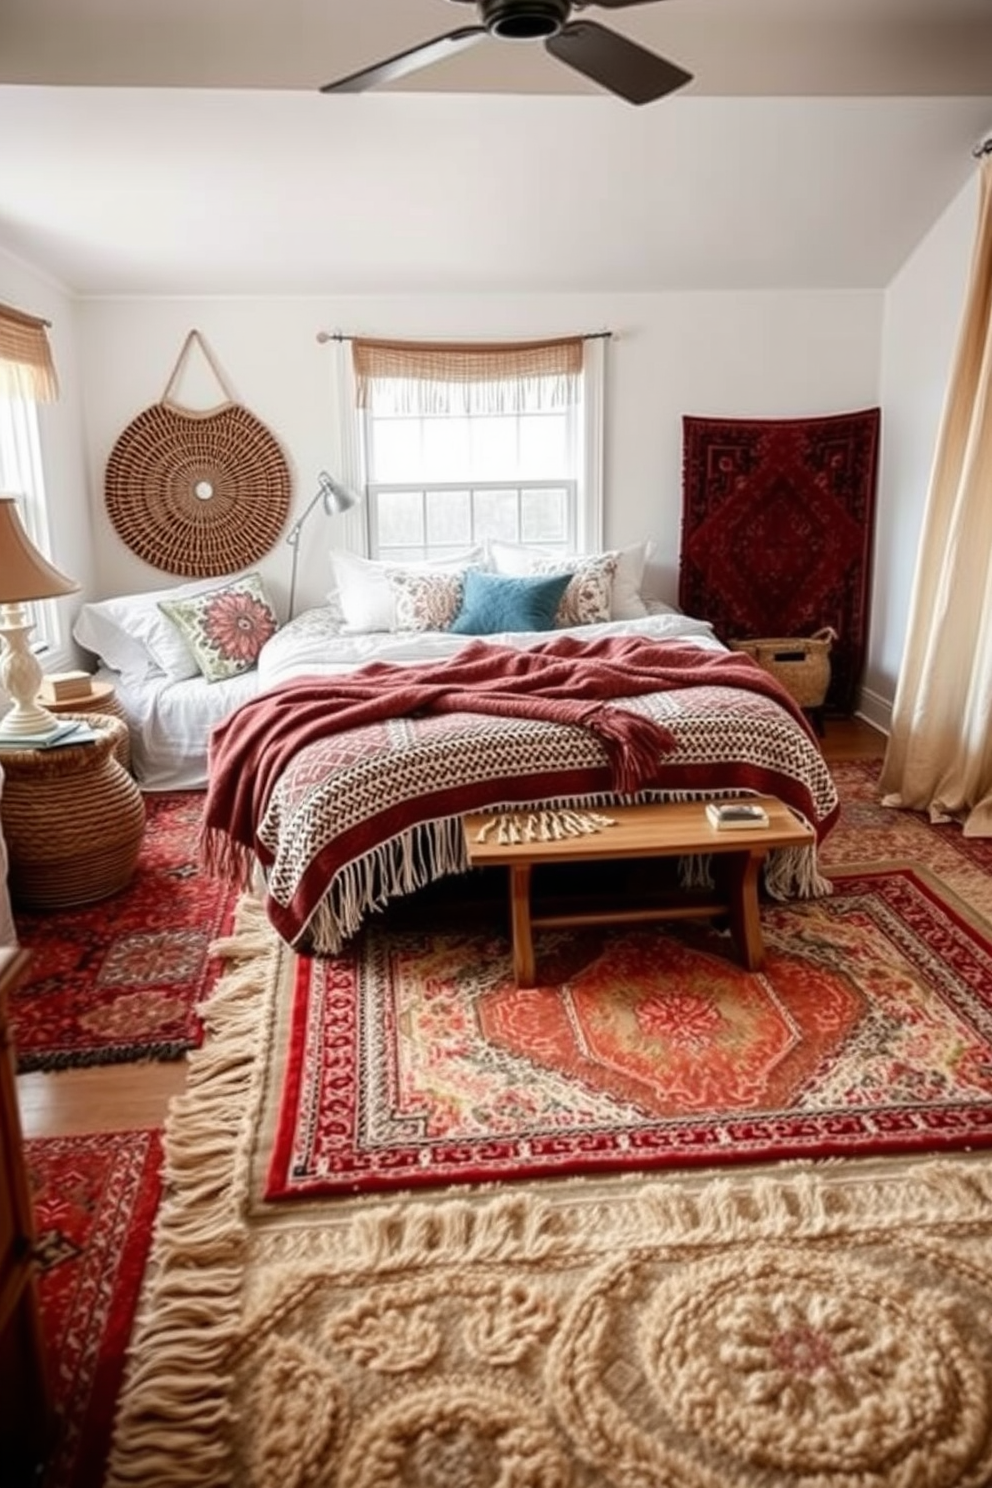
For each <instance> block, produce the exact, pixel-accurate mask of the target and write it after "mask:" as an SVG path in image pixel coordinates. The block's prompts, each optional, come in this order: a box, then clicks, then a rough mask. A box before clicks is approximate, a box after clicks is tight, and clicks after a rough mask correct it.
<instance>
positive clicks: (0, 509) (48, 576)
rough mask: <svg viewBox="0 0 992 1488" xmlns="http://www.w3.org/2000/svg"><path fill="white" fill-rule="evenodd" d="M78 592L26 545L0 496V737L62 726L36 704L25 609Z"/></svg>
mask: <svg viewBox="0 0 992 1488" xmlns="http://www.w3.org/2000/svg"><path fill="white" fill-rule="evenodd" d="M78 588H79V585H78V584H76V583H74V582H73V580H72V579H67V578H66V576H65V574H61V573H59V571H58V569H57V568H53V567H52V565H51V564H50V563H49V562H48V561H47V559H45V558H43V557H42V555H41V554H40V553H39V552H38V549H37V548H36V547H35V546H34V544H33V543H32V542H31V539H30V538H29V537H28V535H27V533H26V532H25V531H24V528H23V527H22V526H21V519H20V517H19V515H18V512H17V498H16V496H7V495H0V637H2V639H3V649H2V651H0V686H2V687H3V689H4V691H5V692H6V693H7V695H8V696H9V697H10V699H11V703H12V706H11V708H10V710H9V711H8V712H7V713H6V714H5V715H4V717H3V718H0V738H2V739H5V740H12V739H13V740H18V739H25V740H27V739H29V738H31V737H39V736H41V737H44V736H45V735H46V734H50V733H52V732H53V731H54V730H55V729H58V728H61V727H62V721H60V720H59V719H58V718H56V717H55V715H54V714H53V713H49V711H48V709H47V708H42V707H41V706H40V704H39V703H38V701H37V698H38V688H39V687H40V686H41V679H42V676H43V675H44V674H43V672H42V670H41V667H40V665H39V663H38V658H37V656H35V654H34V652H33V651H32V649H31V644H30V635H31V632H32V630H33V629H34V621H33V619H32V618H31V617H30V616H29V615H28V612H27V610H26V609H25V608H24V606H25V604H27V603H29V602H30V601H31V600H34V599H56V598H57V597H58V596H59V595H61V594H74V593H75V592H76V591H77V590H78Z"/></svg>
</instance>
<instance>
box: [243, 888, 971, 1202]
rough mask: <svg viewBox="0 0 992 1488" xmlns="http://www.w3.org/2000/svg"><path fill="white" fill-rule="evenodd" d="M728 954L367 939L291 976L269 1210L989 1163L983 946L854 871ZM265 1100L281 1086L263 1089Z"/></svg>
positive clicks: (571, 938) (947, 915)
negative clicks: (532, 1189)
mask: <svg viewBox="0 0 992 1488" xmlns="http://www.w3.org/2000/svg"><path fill="white" fill-rule="evenodd" d="M762 925H763V931H764V938H765V946H766V960H765V964H764V967H763V969H762V971H761V972H760V973H757V974H749V973H746V972H744V971H743V970H742V969H741V967H740V966H739V964H738V963H737V961H736V958H735V956H734V953H733V950H732V944H731V941H730V938H729V935H728V934H727V933H720V932H718V931H717V930H714V929H711V928H709V927H705V926H701V925H697V924H690V923H688V922H685V923H683V924H680V925H679V926H678V927H676V928H673V927H672V926H666V927H665V928H664V929H662V928H648V929H645V928H638V929H634V930H621V929H619V928H614V929H612V930H607V929H604V928H602V927H589V928H583V929H582V930H574V929H573V930H571V931H568V932H562V931H557V932H550V931H544V932H542V933H541V934H540V935H539V937H538V940H537V954H538V975H539V978H540V986H538V987H537V988H535V989H530V990H518V989H517V988H516V987H515V986H514V982H513V977H512V974H511V965H510V954H509V946H508V944H507V941H506V939H505V937H503V936H502V935H500V934H496V933H492V934H486V933H484V932H482V931H464V932H461V933H460V932H458V931H457V930H454V931H448V932H446V933H442V934H432V933H429V932H427V931H425V930H423V929H420V930H412V931H406V932H400V931H397V930H396V929H395V928H393V929H392V930H391V931H389V932H388V933H384V932H383V930H382V929H381V928H374V929H370V930H368V931H367V932H366V933H365V934H364V935H363V936H362V937H361V939H360V941H359V943H358V944H356V946H355V948H354V950H353V952H352V954H351V955H343V956H340V957H338V958H335V959H330V960H325V961H320V960H308V959H306V958H299V957H293V956H291V955H288V954H287V955H286V956H284V957H283V958H282V963H283V964H282V971H281V973H280V975H282V976H283V977H285V985H281V986H280V987H279V989H278V991H277V993H276V994H275V1002H276V1004H278V1003H279V1002H280V1001H281V1000H282V999H283V998H284V999H285V1002H286V1006H287V1007H288V1008H289V1009H290V1012H289V1014H288V1015H287V1016H288V1018H289V1029H288V1033H287V1034H286V1036H285V1041H284V1044H283V1047H285V1049H286V1050H287V1055H286V1067H285V1070H284V1072H283V1074H282V1077H281V1083H280V1089H281V1098H280V1102H279V1113H278V1119H277V1121H276V1123H275V1141H274V1146H273V1149H272V1156H271V1161H270V1164H269V1171H268V1180H267V1187H266V1192H265V1196H266V1198H269V1199H287V1198H293V1197H308V1196H314V1195H331V1194H343V1193H350V1192H362V1191H378V1192H381V1191H384V1190H385V1191H388V1190H392V1189H403V1188H410V1187H413V1186H417V1185H427V1184H432V1185H436V1184H450V1183H458V1182H463V1183H464V1182H480V1181H489V1180H499V1179H510V1178H537V1177H540V1178H547V1177H557V1176H562V1175H565V1174H576V1173H595V1172H616V1171H620V1170H624V1169H637V1170H645V1169H650V1168H653V1167H664V1166H673V1165H677V1166H680V1167H685V1166H686V1165H689V1164H710V1165H711V1164H722V1163H729V1162H743V1161H748V1162H757V1161H766V1160H778V1159H783V1158H822V1157H827V1156H831V1155H843V1156H848V1157H850V1156H856V1155H868V1154H878V1153H895V1152H902V1153H908V1152H918V1151H937V1150H953V1149H960V1148H963V1147H978V1146H985V1145H992V934H990V928H989V925H988V924H987V923H984V922H983V921H982V920H981V919H980V918H979V917H978V916H973V915H972V914H971V913H970V912H969V911H968V909H967V908H966V907H965V905H964V904H963V903H962V902H959V901H958V900H957V899H956V898H955V897H954V896H953V895H951V894H950V892H949V891H945V890H943V889H942V887H941V886H940V885H939V884H938V882H937V880H935V879H932V878H930V876H929V875H927V874H925V872H923V871H922V870H921V871H919V872H917V871H913V870H912V869H909V868H903V867H897V868H893V869H890V870H889V871H859V870H855V869H852V870H850V871H848V872H845V873H843V874H840V875H838V877H837V882H836V892H835V893H834V894H833V895H832V896H829V897H826V898H822V899H817V900H810V901H804V902H801V903H795V902H793V903H789V904H767V905H765V906H764V907H763V910H762ZM276 1080H277V1082H278V1081H279V1076H278V1075H277V1076H276Z"/></svg>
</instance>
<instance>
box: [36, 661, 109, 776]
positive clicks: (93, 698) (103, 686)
mask: <svg viewBox="0 0 992 1488" xmlns="http://www.w3.org/2000/svg"><path fill="white" fill-rule="evenodd" d="M39 701H40V703H41V706H42V707H43V708H47V709H48V711H49V713H54V714H55V715H56V717H58V718H65V717H67V716H68V717H70V718H78V717H79V716H80V715H81V714H83V713H86V714H90V713H110V714H111V715H112V716H113V717H114V718H119V719H120V720H121V722H122V723H124V724H126V723H127V714H126V713H125V711H124V708H123V705H122V704H121V702H120V700H119V698H118V696H117V693H116V692H115V690H114V685H113V683H112V682H101V681H98V680H97V679H95V678H94V680H93V681H92V682H91V683H90V692H89V694H88V695H87V696H86V697H79V698H70V699H67V700H66V701H65V702H64V703H58V702H53V701H52V699H51V698H40V699H39ZM114 753H115V754H116V755H117V759H118V761H119V763H120V764H122V765H123V766H124V768H125V770H130V768H131V730H130V729H129V728H125V730H124V734H123V737H122V738H121V739H120V741H119V742H118V743H117V744H116V745H115V747H114Z"/></svg>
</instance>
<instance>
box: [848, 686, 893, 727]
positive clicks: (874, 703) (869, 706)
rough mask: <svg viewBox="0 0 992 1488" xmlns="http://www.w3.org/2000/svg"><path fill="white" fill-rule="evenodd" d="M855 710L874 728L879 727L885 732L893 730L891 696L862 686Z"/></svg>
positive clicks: (859, 716)
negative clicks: (885, 696)
mask: <svg viewBox="0 0 992 1488" xmlns="http://www.w3.org/2000/svg"><path fill="white" fill-rule="evenodd" d="M854 711H855V714H856V715H857V717H858V718H863V719H864V720H865V722H866V723H870V724H871V726H872V728H877V729H879V730H880V731H881V732H882V733H883V734H889V733H891V732H892V699H891V698H884V697H882V696H881V694H880V693H877V692H872V690H871V688H870V687H862V689H861V691H860V692H859V694H858V703H857V707H856V708H855V710H854Z"/></svg>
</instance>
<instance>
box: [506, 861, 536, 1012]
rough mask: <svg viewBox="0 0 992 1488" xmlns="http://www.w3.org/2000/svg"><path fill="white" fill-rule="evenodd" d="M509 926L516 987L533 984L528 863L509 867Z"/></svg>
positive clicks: (531, 985) (532, 946)
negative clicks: (511, 933)
mask: <svg viewBox="0 0 992 1488" xmlns="http://www.w3.org/2000/svg"><path fill="white" fill-rule="evenodd" d="M510 927H511V930H512V932H513V975H514V979H515V980H516V983H517V986H518V987H533V985H534V938H533V935H532V933H531V926H530V864H529V863H525V864H523V865H522V866H521V867H517V866H516V865H514V866H513V867H511V868H510Z"/></svg>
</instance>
